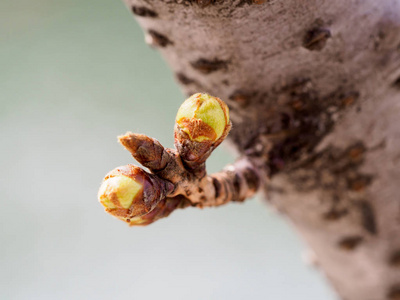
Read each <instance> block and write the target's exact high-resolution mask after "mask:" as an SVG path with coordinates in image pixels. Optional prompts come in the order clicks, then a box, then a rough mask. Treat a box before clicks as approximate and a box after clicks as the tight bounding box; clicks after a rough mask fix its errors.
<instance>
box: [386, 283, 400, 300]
mask: <svg viewBox="0 0 400 300" xmlns="http://www.w3.org/2000/svg"><path fill="white" fill-rule="evenodd" d="M387 298H388V299H389V300H400V284H396V285H394V286H392V287H391V288H390V289H389V291H388V293H387Z"/></svg>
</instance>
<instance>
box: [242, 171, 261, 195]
mask: <svg viewBox="0 0 400 300" xmlns="http://www.w3.org/2000/svg"><path fill="white" fill-rule="evenodd" d="M243 177H244V179H245V180H246V183H247V185H248V187H249V189H251V190H253V191H256V190H258V188H259V187H260V178H259V177H258V176H257V174H256V173H254V171H253V170H252V169H250V168H246V169H245V170H244V171H243Z"/></svg>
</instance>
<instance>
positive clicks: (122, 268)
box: [0, 0, 335, 300]
mask: <svg viewBox="0 0 400 300" xmlns="http://www.w3.org/2000/svg"><path fill="white" fill-rule="evenodd" d="M0 46H1V47H0V167H1V171H2V175H1V176H0V199H1V203H2V208H1V210H0V214H1V218H0V299H230V300H233V299H294V298H295V299H297V300H300V299H307V300H310V299H316V300H317V299H318V300H321V299H328V300H333V299H335V298H334V296H333V293H332V292H331V290H330V288H329V287H328V286H327V284H326V282H325V281H324V279H323V277H322V276H321V275H320V274H319V273H318V272H317V271H316V270H314V269H312V268H311V267H308V266H307V265H306V264H305V263H304V262H303V261H302V259H301V254H302V253H303V252H304V251H305V246H304V245H303V244H302V243H301V241H300V240H299V239H298V238H297V236H296V235H295V234H294V232H293V231H292V229H291V228H289V226H288V224H286V222H285V221H284V220H283V219H282V218H281V217H280V216H278V215H276V214H275V213H274V212H272V211H270V210H269V209H268V207H267V206H266V205H265V204H263V203H262V201H261V200H260V199H253V200H249V201H247V202H245V203H244V204H230V205H227V206H225V207H220V208H217V209H204V210H199V209H186V210H182V211H177V212H175V213H173V214H172V215H171V216H170V217H169V218H167V219H163V220H160V221H158V222H157V223H155V224H153V225H151V226H149V227H143V228H140V227H139V228H135V227H134V228H129V227H128V226H127V225H125V224H124V223H123V222H121V221H119V220H117V219H114V218H112V217H111V216H110V215H108V214H106V213H105V212H104V211H103V208H102V206H101V205H100V204H99V203H98V202H97V199H96V195H97V189H98V187H99V185H100V182H101V180H102V177H103V176H104V175H105V173H107V172H108V171H109V170H111V169H113V168H114V167H116V166H119V165H124V164H127V163H132V162H133V160H132V158H131V156H130V154H129V153H128V152H127V151H125V150H124V149H123V148H122V147H121V146H120V145H119V144H118V143H117V139H116V136H117V135H119V134H123V133H125V132H126V131H128V130H129V131H134V132H138V133H145V134H147V135H149V136H152V137H155V138H157V139H158V140H159V141H160V142H161V143H163V144H164V146H167V147H171V146H172V145H173V125H174V117H175V113H176V111H177V109H178V107H179V105H180V103H181V102H182V101H183V100H184V98H183V96H182V94H181V93H180V91H179V89H178V87H177V85H176V83H175V82H174V78H173V76H172V74H171V72H170V71H169V69H168V67H167V66H166V64H165V63H164V61H163V60H162V59H161V58H160V56H159V54H158V53H157V52H156V51H154V50H152V49H150V48H148V47H147V46H146V45H145V43H144V38H143V33H142V31H141V29H140V28H139V26H138V25H137V23H136V22H135V20H134V19H133V17H132V16H131V14H130V12H129V10H127V9H126V8H125V7H124V5H123V3H122V1H119V0H107V1H106V0H96V1H95V0H85V1H82V0H68V1H67V0H58V1H54V0H35V1H30V0H20V1H13V0H1V1H0ZM223 148H224V147H221V149H218V150H217V151H216V152H215V153H214V154H213V156H212V157H211V158H210V159H209V160H208V170H209V171H210V172H215V171H218V170H219V169H220V168H222V167H223V166H224V165H225V164H227V163H230V162H232V161H233V160H234V157H233V156H232V155H231V154H230V153H229V152H227V150H226V149H223Z"/></svg>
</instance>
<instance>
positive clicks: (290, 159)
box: [125, 0, 400, 300]
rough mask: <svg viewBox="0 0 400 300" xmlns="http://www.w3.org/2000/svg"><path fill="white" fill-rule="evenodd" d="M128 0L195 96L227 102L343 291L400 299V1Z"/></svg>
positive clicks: (364, 299)
mask: <svg viewBox="0 0 400 300" xmlns="http://www.w3.org/2000/svg"><path fill="white" fill-rule="evenodd" d="M125 1H126V4H127V5H128V7H129V9H131V10H132V12H133V14H135V16H136V17H137V20H138V21H139V23H140V25H141V26H142V27H143V29H144V31H145V33H146V41H147V42H149V43H150V44H151V45H152V46H154V47H157V48H159V49H160V51H161V53H162V55H163V56H164V57H165V59H166V60H167V61H168V62H169V64H170V66H171V68H172V70H173V71H174V72H175V74H176V77H177V80H178V81H179V83H180V84H181V86H182V88H183V90H184V92H185V93H187V94H192V93H195V92H199V91H206V92H208V93H210V94H213V95H215V96H218V97H220V98H221V99H223V100H225V101H226V102H227V103H228V105H229V107H230V111H231V119H232V123H233V129H232V132H231V134H230V135H229V137H228V138H229V140H230V141H231V142H232V143H233V144H234V146H235V147H236V149H237V150H238V152H239V153H240V154H241V155H246V156H249V157H256V158H257V159H258V160H259V159H262V160H263V161H264V162H265V164H264V167H265V170H263V171H266V174H268V176H266V177H265V178H264V181H265V182H268V184H266V196H267V199H269V202H270V203H271V204H272V205H273V206H275V207H277V208H278V209H279V211H281V212H282V213H283V214H284V215H285V216H287V217H288V219H289V220H290V221H291V222H292V223H293V225H294V226H295V228H296V230H297V231H298V232H299V234H300V235H301V236H302V237H303V238H304V239H305V240H306V241H307V242H308V243H309V245H310V247H311V248H312V249H313V251H314V252H315V259H316V262H317V264H318V266H320V268H321V270H322V271H323V272H324V273H325V274H326V276H327V277H328V278H329V280H330V281H331V283H332V285H333V286H334V288H335V289H336V290H337V292H338V294H339V295H340V296H341V297H342V298H343V299H347V300H380V299H400V185H399V182H400V2H399V1H398V0H380V1H377V0H365V1H359V0H346V1H345V0H335V1H332V0H320V1H315V0H314V1H304V0H270V1H257V0H125Z"/></svg>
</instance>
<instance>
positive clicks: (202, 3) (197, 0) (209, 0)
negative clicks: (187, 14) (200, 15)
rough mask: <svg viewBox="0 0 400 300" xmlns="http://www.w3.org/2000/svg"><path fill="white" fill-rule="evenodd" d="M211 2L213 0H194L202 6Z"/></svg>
mask: <svg viewBox="0 0 400 300" xmlns="http://www.w3.org/2000/svg"><path fill="white" fill-rule="evenodd" d="M213 2H214V1H212V0H196V3H197V5H198V6H200V7H202V8H203V7H206V6H208V5H210V4H211V3H213Z"/></svg>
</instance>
